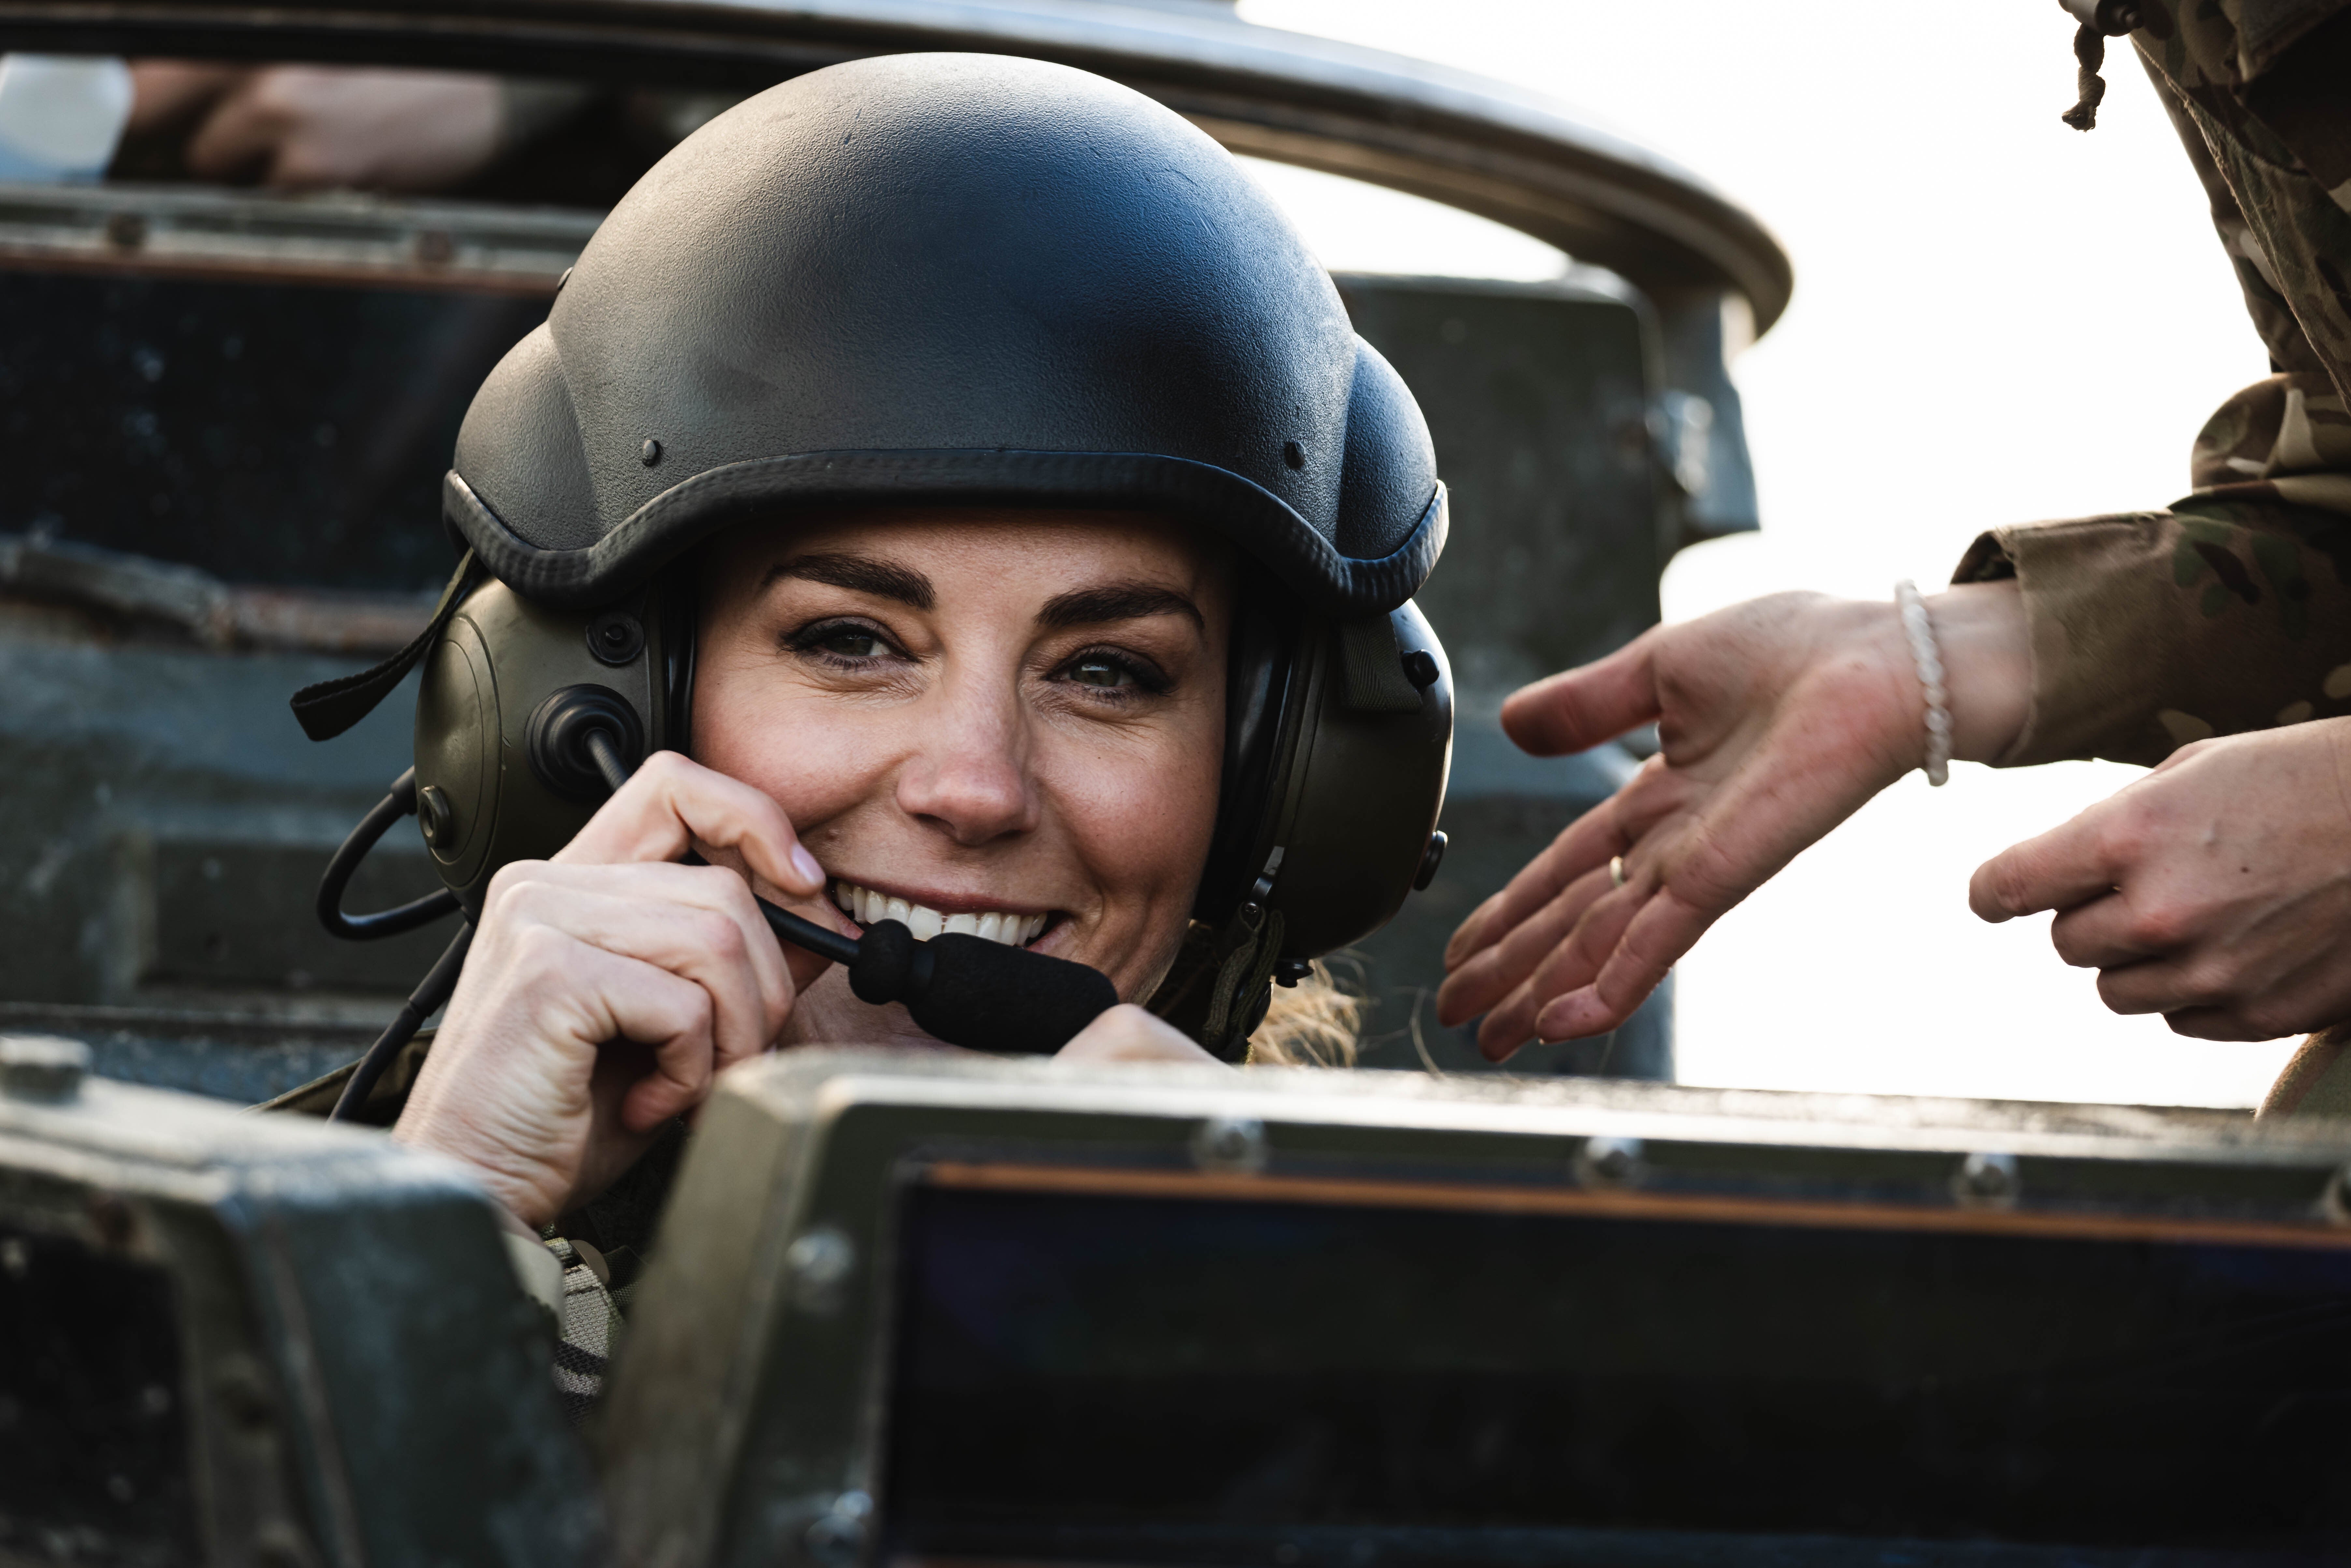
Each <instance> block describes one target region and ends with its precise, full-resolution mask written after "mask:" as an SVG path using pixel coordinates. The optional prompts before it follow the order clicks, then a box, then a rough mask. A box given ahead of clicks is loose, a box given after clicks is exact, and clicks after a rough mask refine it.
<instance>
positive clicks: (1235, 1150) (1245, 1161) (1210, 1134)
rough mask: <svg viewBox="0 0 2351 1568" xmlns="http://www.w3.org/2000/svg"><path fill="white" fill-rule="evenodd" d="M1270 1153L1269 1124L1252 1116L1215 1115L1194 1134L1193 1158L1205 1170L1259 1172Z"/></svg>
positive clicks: (1226, 1172)
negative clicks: (1266, 1131)
mask: <svg viewBox="0 0 2351 1568" xmlns="http://www.w3.org/2000/svg"><path fill="white" fill-rule="evenodd" d="M1270 1153H1271V1151H1270V1149H1268V1148H1267V1146H1266V1141H1265V1124H1264V1123H1262V1122H1260V1121H1258V1120H1257V1119H1256V1118H1255V1117H1251V1116H1211V1117H1209V1118H1208V1120H1207V1121H1205V1122H1203V1123H1201V1124H1200V1128H1199V1131H1197V1132H1196V1133H1194V1134H1192V1161H1193V1163H1194V1164H1195V1165H1196V1166H1199V1167H1200V1168H1201V1169H1202V1170H1204V1171H1217V1172H1220V1173H1222V1174H1224V1175H1227V1176H1255V1175H1257V1174H1258V1172H1259V1171H1261V1170H1263V1169H1265V1162H1266V1159H1267V1156H1268V1155H1270Z"/></svg>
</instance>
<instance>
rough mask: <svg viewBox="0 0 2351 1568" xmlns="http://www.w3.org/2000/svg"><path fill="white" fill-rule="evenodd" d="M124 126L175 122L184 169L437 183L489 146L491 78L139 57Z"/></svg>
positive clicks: (213, 174) (376, 184)
mask: <svg viewBox="0 0 2351 1568" xmlns="http://www.w3.org/2000/svg"><path fill="white" fill-rule="evenodd" d="M131 81H132V85H133V89H134V95H133V99H132V104H131V124H130V128H129V129H130V131H131V134H133V135H141V134H146V133H150V132H155V131H166V130H170V129H172V128H173V127H175V126H184V127H185V129H186V136H187V141H186V151H185V158H186V162H187V166H188V171H189V172H190V173H192V174H194V175H196V176H198V177H199V178H202V179H207V180H220V181H226V182H235V183H257V184H263V185H267V186H271V187H274V188H277V189H280V190H321V189H330V188H355V189H362V190H381V191H436V190H443V189H445V188H447V187H449V186H451V185H455V184H457V183H460V182H462V181H464V180H465V178H466V177H468V176H469V175H472V174H474V173H476V172H479V171H480V170H482V169H483V168H485V167H486V165H487V164H488V163H489V162H490V161H491V160H492V159H493V158H495V157H496V155H497V152H498V149H499V146H500V141H501V137H502V134H503V130H504V124H503V121H504V115H505V109H504V100H503V97H502V94H501V90H500V88H499V83H498V78H496V77H492V76H478V75H474V74H472V73H468V72H459V71H419V70H357V69H350V68H339V67H332V66H252V67H243V66H223V65H215V64H209V63H201V62H194V61H182V60H139V61H135V62H133V63H132V65H131Z"/></svg>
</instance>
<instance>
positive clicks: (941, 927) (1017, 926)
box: [832, 882, 1050, 947]
mask: <svg viewBox="0 0 2351 1568" xmlns="http://www.w3.org/2000/svg"><path fill="white" fill-rule="evenodd" d="M832 901H833V902H834V903H835V904H839V905H841V909H842V910H843V911H844V912H846V913H847V914H848V915H849V917H850V918H851V919H852V920H855V921H857V922H858V923H860V924H861V925H879V924H880V923H881V922H883V921H884V920H895V921H897V922H898V923H899V924H900V925H904V926H905V928H906V929H907V930H909V931H911V932H913V933H914V940H915V941H917V942H927V941H929V940H930V939H931V938H932V937H934V936H939V935H941V934H942V933H946V934H951V935H958V936H977V937H979V938H980V939H981V940H982V941H986V942H1001V943H1004V944H1005V945H1006V946H1013V947H1025V946H1028V945H1029V943H1031V942H1034V941H1035V940H1037V938H1038V936H1040V934H1041V933H1042V932H1043V931H1044V929H1045V925H1046V922H1047V921H1048V920H1049V919H1050V916H1048V915H1012V914H1008V913H1006V912H1004V911H1002V910H994V909H991V910H989V911H987V913H986V914H982V915H971V914H964V915H941V914H940V913H939V912H938V911H937V910H935V909H932V908H930V907H928V906H926V905H925V904H909V903H908V902H907V901H906V900H904V899H903V898H892V897H891V896H889V895H888V894H882V893H876V892H874V891H873V890H872V888H870V887H859V886H858V885H856V884H855V883H846V882H841V883H834V884H833V888H832Z"/></svg>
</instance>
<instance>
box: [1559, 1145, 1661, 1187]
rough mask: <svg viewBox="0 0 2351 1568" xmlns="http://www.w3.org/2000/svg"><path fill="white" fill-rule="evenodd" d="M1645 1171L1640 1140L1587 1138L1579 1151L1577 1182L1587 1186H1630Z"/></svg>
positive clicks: (1576, 1172) (1576, 1164) (1576, 1163)
mask: <svg viewBox="0 0 2351 1568" xmlns="http://www.w3.org/2000/svg"><path fill="white" fill-rule="evenodd" d="M1644 1168H1645V1167H1644V1166H1643V1164H1642V1159H1641V1140H1640V1139H1638V1138H1586V1139H1585V1140H1584V1141H1583V1148H1581V1149H1579V1150H1578V1151H1576V1155H1575V1175H1576V1179H1578V1180H1579V1181H1581V1182H1583V1185H1584V1186H1632V1185H1633V1184H1634V1183H1635V1182H1637V1181H1639V1180H1640V1179H1641V1176H1642V1174H1643V1171H1644Z"/></svg>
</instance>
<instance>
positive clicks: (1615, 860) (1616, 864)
mask: <svg viewBox="0 0 2351 1568" xmlns="http://www.w3.org/2000/svg"><path fill="white" fill-rule="evenodd" d="M1608 884H1609V885H1610V886H1611V887H1622V886H1624V885H1625V857H1624V856H1623V855H1610V856H1609V857H1608Z"/></svg>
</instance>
